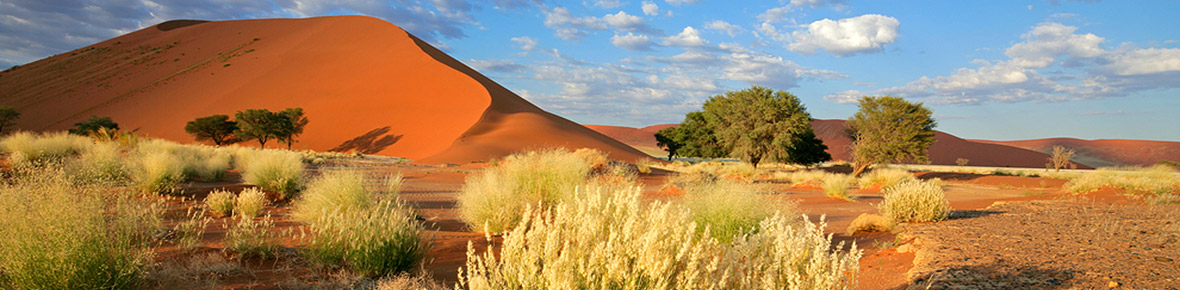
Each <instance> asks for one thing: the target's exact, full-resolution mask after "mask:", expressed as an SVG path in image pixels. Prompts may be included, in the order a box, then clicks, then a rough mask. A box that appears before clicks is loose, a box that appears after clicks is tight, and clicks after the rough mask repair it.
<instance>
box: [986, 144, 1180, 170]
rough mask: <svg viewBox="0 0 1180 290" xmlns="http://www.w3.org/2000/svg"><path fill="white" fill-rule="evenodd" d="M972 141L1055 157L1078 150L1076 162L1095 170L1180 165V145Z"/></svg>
mask: <svg viewBox="0 0 1180 290" xmlns="http://www.w3.org/2000/svg"><path fill="white" fill-rule="evenodd" d="M972 141H975V142H980V143H992V144H1000V145H1007V146H1013V147H1020V148H1025V149H1029V150H1034V151H1040V152H1045V153H1052V152H1053V146H1064V147H1067V148H1072V149H1074V150H1075V152H1076V155H1074V160H1076V161H1078V162H1079V163H1082V164H1086V165H1089V166H1092V167H1105V166H1119V165H1152V164H1155V163H1156V162H1159V161H1160V160H1171V161H1178V162H1180V142H1168V141H1148V140H1118V139H1100V140H1082V139H1074V138H1049V139H1034V140H1019V141H988V140H972Z"/></svg>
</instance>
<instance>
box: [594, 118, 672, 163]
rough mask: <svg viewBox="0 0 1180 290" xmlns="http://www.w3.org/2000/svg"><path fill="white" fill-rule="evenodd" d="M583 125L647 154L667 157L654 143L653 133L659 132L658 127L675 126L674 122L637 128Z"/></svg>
mask: <svg viewBox="0 0 1180 290" xmlns="http://www.w3.org/2000/svg"><path fill="white" fill-rule="evenodd" d="M585 126H586V128H590V129H592V130H594V131H598V133H602V134H603V135H607V136H610V137H611V138H614V139H615V140H619V141H620V142H623V144H627V145H631V147H635V149H639V151H643V153H647V154H648V155H651V156H657V157H659V156H663V157H667V156H668V153H667V152H664V150H663V149H660V147H659V146H657V145H656V138H655V134H656V132H659V131H660V129H664V128H668V127H675V126H676V124H663V125H655V126H647V127H643V128H638V129H636V128H631V127H620V126H607V125H585Z"/></svg>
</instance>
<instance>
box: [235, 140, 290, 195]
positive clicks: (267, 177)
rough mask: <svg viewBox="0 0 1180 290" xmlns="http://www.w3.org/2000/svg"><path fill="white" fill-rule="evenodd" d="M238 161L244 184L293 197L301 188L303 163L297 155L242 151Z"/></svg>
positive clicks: (274, 151)
mask: <svg viewBox="0 0 1180 290" xmlns="http://www.w3.org/2000/svg"><path fill="white" fill-rule="evenodd" d="M241 152H243V153H244V154H242V155H241V156H240V157H239V158H238V159H239V160H240V161H241V162H240V163H241V164H239V166H240V168H241V169H242V171H243V173H242V178H243V179H245V181H246V183H248V184H252V185H256V186H258V187H260V188H262V189H264V190H267V191H272V192H276V193H279V194H280V195H282V199H287V198H291V197H293V195H294V194H295V193H296V192H298V191H299V190H300V189H302V187H303V161H302V157H301V156H302V155H300V154H299V153H294V152H288V151H278V150H243V151H241Z"/></svg>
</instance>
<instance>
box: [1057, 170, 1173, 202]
mask: <svg viewBox="0 0 1180 290" xmlns="http://www.w3.org/2000/svg"><path fill="white" fill-rule="evenodd" d="M1103 187H1112V188H1118V189H1122V190H1123V191H1124V192H1125V193H1127V194H1138V195H1161V194H1168V193H1174V192H1180V173H1177V172H1176V170H1175V169H1172V168H1171V167H1169V166H1166V165H1155V166H1152V167H1146V168H1143V167H1130V168H1099V169H1097V170H1094V171H1091V172H1087V173H1085V174H1082V175H1081V176H1078V177H1075V178H1074V179H1071V180H1070V181H1069V182H1067V183H1065V185H1064V188H1065V190H1066V191H1069V192H1071V193H1074V194H1084V193H1090V192H1093V191H1096V190H1099V189H1102V188H1103Z"/></svg>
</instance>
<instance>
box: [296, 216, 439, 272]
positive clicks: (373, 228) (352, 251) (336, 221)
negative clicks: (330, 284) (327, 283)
mask: <svg viewBox="0 0 1180 290" xmlns="http://www.w3.org/2000/svg"><path fill="white" fill-rule="evenodd" d="M414 217H415V215H414V214H413V212H411V211H410V210H409V209H408V208H407V207H406V206H405V205H404V204H402V203H400V202H397V201H394V200H384V201H379V202H377V203H375V204H372V205H370V206H368V207H365V208H361V209H352V210H342V209H335V210H332V211H328V212H324V213H322V214H321V215H320V216H319V217H318V218H317V219H316V220H314V221H312V222H310V229H311V231H310V233H311V236H312V237H311V240H310V242H309V244H308V247H307V250H308V255H309V256H310V257H312V258H313V259H315V260H318V261H321V262H325V263H330V264H337V263H343V264H344V265H347V266H348V267H350V268H352V269H353V270H355V271H358V272H361V273H363V274H364V275H366V276H370V277H378V276H386V275H390V274H397V273H403V272H407V271H409V270H412V269H414V268H415V267H417V266H418V264H419V263H420V262H421V261H422V259H423V258H425V257H426V252H427V251H428V250H429V249H430V243H429V242H428V241H427V240H424V239H423V238H422V236H421V234H422V231H423V228H424V225H423V224H422V222H420V221H418V220H416V219H415V218H414Z"/></svg>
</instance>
